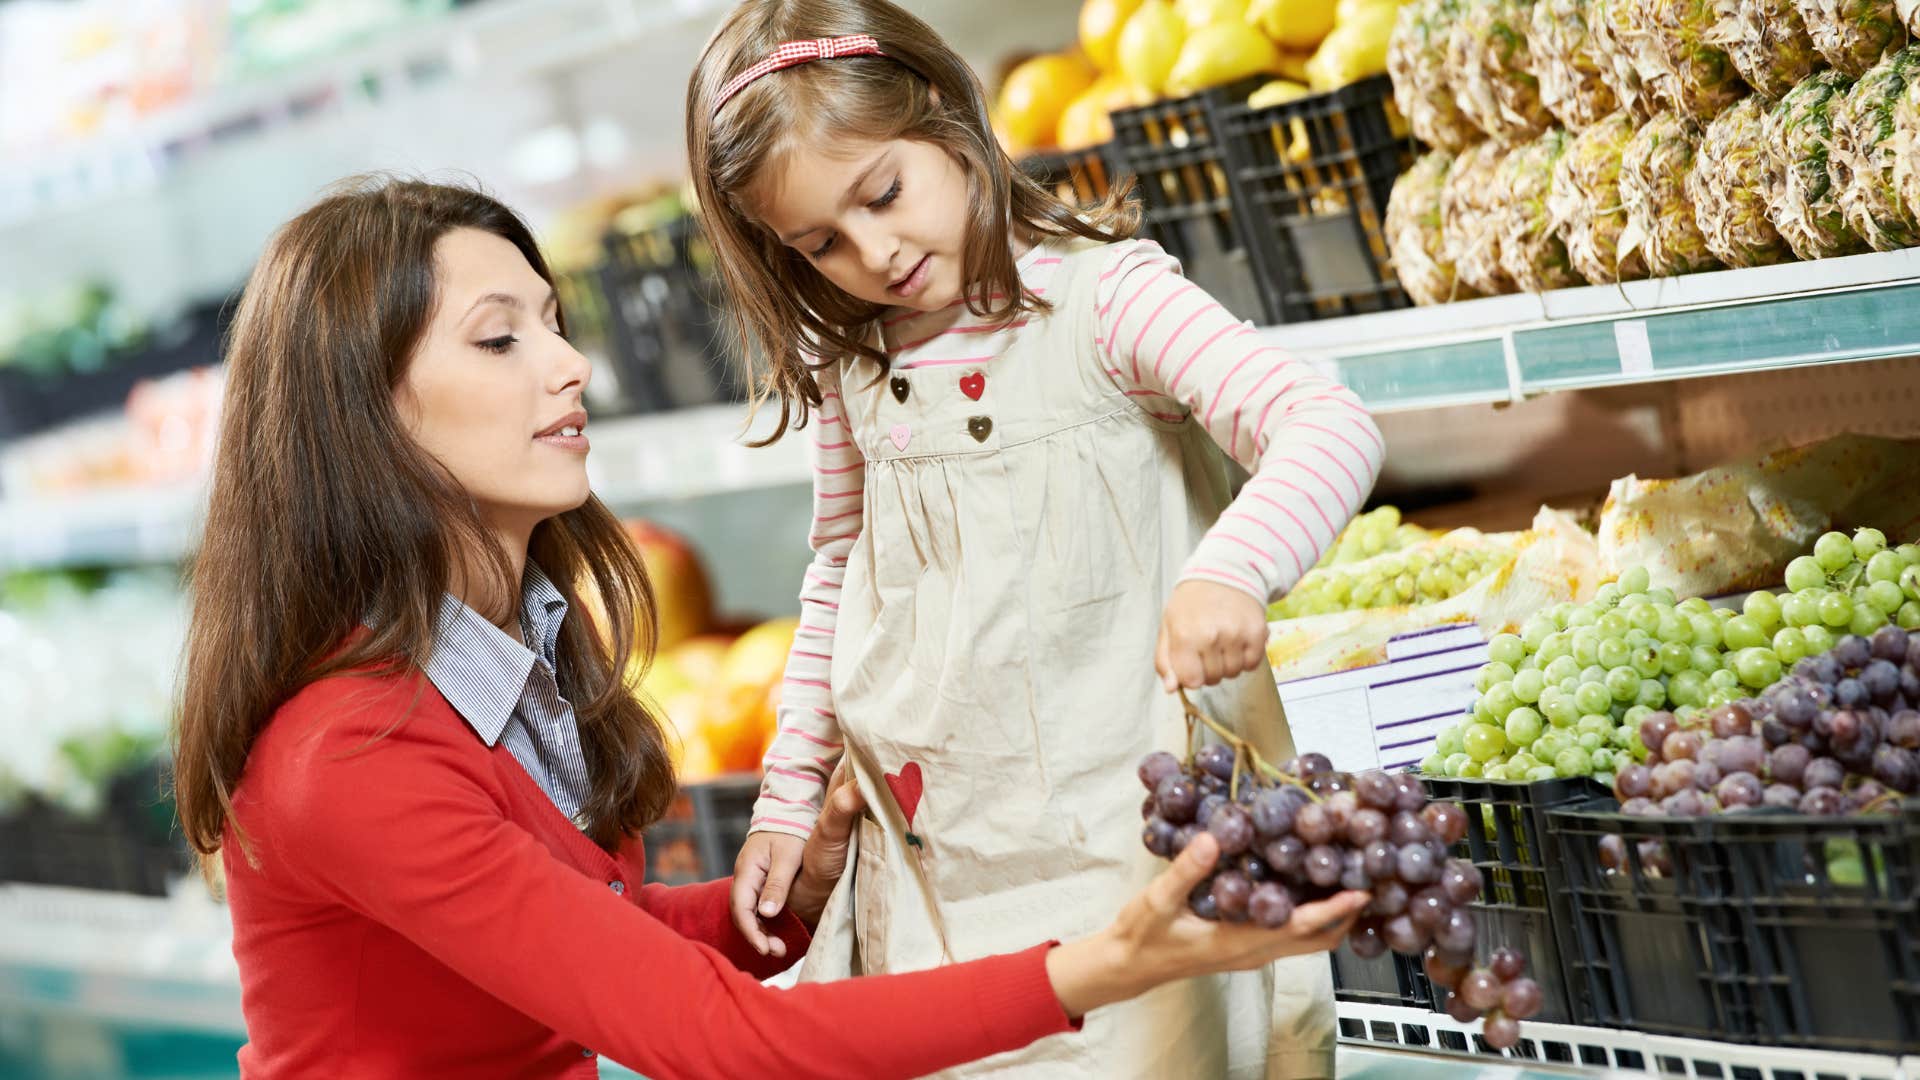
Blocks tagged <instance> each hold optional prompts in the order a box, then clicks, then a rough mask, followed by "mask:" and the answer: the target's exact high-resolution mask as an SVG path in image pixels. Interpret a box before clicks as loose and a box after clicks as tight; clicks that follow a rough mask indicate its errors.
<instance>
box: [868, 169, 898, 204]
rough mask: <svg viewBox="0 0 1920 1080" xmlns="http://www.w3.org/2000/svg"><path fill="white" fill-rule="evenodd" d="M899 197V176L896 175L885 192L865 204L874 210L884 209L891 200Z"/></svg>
mask: <svg viewBox="0 0 1920 1080" xmlns="http://www.w3.org/2000/svg"><path fill="white" fill-rule="evenodd" d="M899 197H900V178H899V177H897V176H896V177H894V178H893V186H892V187H889V188H887V191H886V194H884V195H882V196H880V197H879V198H877V199H875V200H873V201H872V202H870V203H868V204H867V206H868V207H869V208H871V209H874V210H884V209H886V207H887V206H888V205H890V204H891V203H892V202H893V200H895V199H897V198H899Z"/></svg>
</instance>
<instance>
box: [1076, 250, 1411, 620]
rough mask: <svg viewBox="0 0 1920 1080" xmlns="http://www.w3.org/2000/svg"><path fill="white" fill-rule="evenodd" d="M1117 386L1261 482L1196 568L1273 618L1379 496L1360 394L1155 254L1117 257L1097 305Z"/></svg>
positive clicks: (1192, 572)
mask: <svg viewBox="0 0 1920 1080" xmlns="http://www.w3.org/2000/svg"><path fill="white" fill-rule="evenodd" d="M1096 303H1097V316H1096V324H1097V326H1098V328H1099V330H1098V336H1099V340H1100V343H1101V345H1102V347H1103V349H1104V352H1105V355H1106V358H1107V374H1108V375H1109V376H1111V377H1112V378H1113V380H1114V382H1115V384H1116V385H1118V386H1119V387H1120V388H1121V389H1122V390H1123V391H1124V392H1126V393H1127V394H1128V395H1129V396H1131V397H1134V398H1135V399H1136V400H1137V401H1138V402H1139V403H1140V405H1141V407H1142V408H1144V409H1146V410H1147V411H1149V412H1151V413H1153V414H1154V415H1156V416H1159V417H1161V418H1162V419H1166V420H1173V421H1178V420H1181V419H1183V418H1185V417H1186V416H1189V415H1190V416H1192V417H1193V418H1194V419H1196V420H1198V421H1199V422H1200V423H1201V424H1202V425H1203V426H1204V427H1205V428H1206V430H1207V433H1208V434H1209V435H1211V436H1212V437H1213V440H1214V442H1216V443H1218V444H1219V445H1220V447H1221V449H1223V450H1225V451H1226V452H1227V453H1228V454H1229V455H1230V456H1232V458H1233V459H1234V460H1235V461H1237V462H1239V463H1240V464H1241V465H1242V466H1243V467H1244V468H1246V469H1247V470H1248V471H1249V472H1250V473H1252V474H1253V478H1252V479H1251V480H1249V481H1248V483H1247V485H1246V486H1245V487H1244V488H1243V489H1241V492H1240V494H1239V496H1238V497H1237V498H1235V499H1234V500H1233V503H1232V505H1230V506H1228V507H1227V509H1226V510H1225V511H1224V512H1223V513H1221V515H1220V520H1219V521H1218V522H1216V523H1215V524H1214V526H1213V528H1211V529H1209V530H1208V531H1207V535H1206V537H1205V538H1204V539H1203V540H1202V541H1201V542H1200V546H1199V548H1198V549H1197V550H1195V551H1194V553H1193V556H1192V558H1190V559H1188V560H1187V565H1186V568H1185V570H1184V571H1183V572H1182V574H1181V580H1182V581H1189V580H1198V581H1210V582H1214V583H1216V584H1220V585H1225V586H1228V587H1231V588H1234V589H1238V590H1240V591H1241V592H1244V593H1246V594H1248V595H1250V596H1252V597H1253V598H1254V599H1256V600H1258V601H1260V602H1261V603H1262V604H1265V603H1266V602H1268V601H1269V600H1271V599H1272V598H1273V597H1275V596H1278V595H1280V594H1281V593H1284V592H1286V591H1287V590H1288V589H1290V588H1292V587H1293V585H1294V583H1295V582H1297V581H1299V580H1300V577H1301V575H1303V574H1305V573H1306V572H1307V570H1308V569H1310V568H1311V567H1312V566H1313V564H1314V563H1315V562H1317V561H1318V560H1319V558H1320V554H1321V552H1322V551H1324V550H1326V548H1327V547H1328V546H1329V545H1331V544H1332V543H1333V541H1334V538H1335V537H1336V536H1338V535H1339V532H1340V529H1341V528H1342V527H1344V526H1345V525H1346V523H1347V522H1348V520H1350V519H1351V518H1352V517H1353V515H1354V514H1356V513H1358V512H1359V510H1360V505H1361V503H1363V502H1364V501H1365V500H1366V497H1367V492H1368V491H1370V490H1372V488H1373V482H1374V480H1375V478H1376V477H1378V475H1379V472H1380V460H1381V457H1382V455H1383V453H1384V451H1385V449H1386V447H1385V444H1384V443H1383V442H1382V441H1381V439H1380V429H1379V428H1378V427H1376V426H1375V425H1374V422H1373V418H1372V417H1371V416H1369V415H1368V414H1367V410H1366V407H1365V406H1363V405H1361V404H1360V399H1359V398H1358V397H1356V396H1354V394H1353V392H1352V391H1351V390H1348V389H1347V388H1346V387H1344V386H1341V385H1340V384H1339V383H1337V382H1334V381H1333V380H1332V379H1329V378H1327V377H1326V376H1324V375H1322V374H1320V372H1319V371H1318V370H1317V369H1315V368H1314V367H1312V366H1311V365H1309V364H1306V363H1303V362H1301V361H1299V360H1295V359H1292V358H1290V357H1288V356H1287V354H1286V353H1284V352H1283V351H1282V350H1280V349H1279V348H1277V347H1275V346H1272V345H1266V344H1263V343H1262V342H1261V340H1260V335H1259V334H1258V333H1256V332H1255V331H1253V330H1252V329H1250V328H1248V327H1247V325H1246V324H1245V323H1242V322H1241V321H1240V320H1238V319H1236V318H1234V317H1233V314H1232V313H1231V312H1229V311H1228V310H1227V309H1226V308H1224V307H1222V306H1221V305H1220V303H1219V301H1217V300H1215V299H1213V297H1211V296H1209V295H1207V293H1206V291H1205V290H1203V289H1201V288H1200V287H1199V286H1197V285H1195V284H1193V283H1192V282H1190V281H1188V280H1186V278H1184V277H1182V276H1181V274H1180V264H1179V262H1178V261H1177V260H1175V259H1174V258H1173V257H1171V256H1169V255H1168V254H1166V252H1164V251H1162V250H1161V249H1160V247H1159V246H1158V245H1156V244H1154V243H1152V242H1150V241H1130V242H1127V243H1123V244H1116V245H1114V251H1113V253H1112V255H1111V257H1110V260H1109V262H1108V264H1107V266H1106V267H1105V268H1104V269H1103V270H1102V272H1101V280H1100V287H1099V290H1098V293H1097V298H1096Z"/></svg>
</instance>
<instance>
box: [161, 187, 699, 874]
mask: <svg viewBox="0 0 1920 1080" xmlns="http://www.w3.org/2000/svg"><path fill="white" fill-rule="evenodd" d="M454 229H479V230H483V231H485V232H489V233H492V234H494V235H495V236H499V237H501V238H502V239H505V240H507V241H508V242H510V243H512V244H513V245H514V246H515V247H517V248H519V249H520V252H521V254H523V255H525V256H526V258H527V262H528V263H530V264H532V266H533V269H534V271H535V272H536V273H538V274H539V275H540V276H541V277H542V278H545V279H546V280H547V281H548V282H549V283H551V282H552V280H553V277H552V274H551V273H549V271H548V270H547V265H546V262H545V261H544V260H543V259H542V258H541V257H540V251H539V249H538V248H537V247H535V245H534V240H533V236H532V234H531V233H530V232H529V231H528V229H527V226H526V225H525V223H524V222H522V221H521V220H520V219H519V217H517V216H516V215H515V214H514V212H513V211H512V210H509V209H508V208H507V207H505V206H502V205H501V204H500V203H498V202H496V201H495V200H493V199H492V198H489V197H488V196H486V195H484V194H481V193H480V192H478V191H473V190H468V189H465V188H460V187H449V186H445V185H440V184H429V183H423V182H418V181H409V180H397V179H387V178H383V177H361V178H356V179H353V180H349V181H346V182H344V183H343V184H342V185H340V186H339V187H338V188H336V189H334V190H333V191H332V192H331V193H329V194H328V195H327V196H326V197H324V198H322V199H321V201H320V202H319V203H318V204H317V205H315V206H314V207H312V208H311V209H309V210H307V211H306V212H305V213H303V214H301V215H300V216H299V217H296V218H294V219H293V220H292V221H290V222H288V223H287V224H286V225H285V226H283V227H282V228H281V229H280V231H279V232H278V233H277V234H276V235H275V236H274V237H273V239H272V240H271V241H270V242H269V244H268V246H267V250H266V252H265V253H264V254H263V255H262V256H261V258H260V261H259V264H258V265H257V266H255V267H254V271H253V276H252V278H251V279H250V280H249V281H248V283H247V288H246V292H245V295H244V297H243V298H242V300H241V301H240V307H239V311H238V313H237V314H236V316H235V318H234V322H233V326H232V329H231V331H230V338H229V341H228V345H227V357H226V360H227V367H226V371H227V376H226V377H227V386H226V401H225V406H224V410H223V414H222V417H221V424H220V440H219V450H218V455H217V458H216V460H215V462H214V469H213V483H212V492H211V497H210V502H209V505H208V508H207V518H206V532H205V538H204V540H203V541H202V543H201V547H200V550H199V553H198V554H197V556H196V557H195V559H194V562H193V566H192V570H191V575H190V588H191V593H192V600H193V614H192V618H191V622H190V625H189V628H188V633H187V643H186V657H185V663H184V670H183V700H182V703H181V708H180V717H179V723H178V727H177V729H176V731H175V733H174V746H173V749H174V788H175V797H176V799H177V802H178V806H179V812H180V821H181V825H182V827H183V828H184V830H185V832H186V836H187V840H188V841H189V842H190V843H191V844H192V845H193V847H194V849H195V850H196V851H198V852H200V853H201V855H202V856H204V857H205V861H206V862H207V863H208V864H209V869H211V862H212V857H213V856H214V855H215V854H216V853H217V852H218V851H219V850H220V846H221V843H222V840H223V837H224V835H225V830H226V828H227V826H228V825H229V824H231V823H232V822H231V819H232V813H233V806H232V797H233V790H234V786H235V784H236V783H237V782H238V781H239V779H240V775H241V773H242V771H243V770H244V768H245V767H246V763H247V754H248V752H249V751H250V750H251V749H252V747H253V742H254V739H255V737H256V736H257V735H258V734H259V733H260V731H261V729H262V728H263V727H264V726H265V724H266V723H267V721H268V719H269V718H270V717H271V716H272V715H273V713H274V710H275V709H277V708H278V707H279V706H280V705H282V704H284V703H285V702H286V701H287V700H288V699H289V698H291V697H292V696H293V695H294V694H295V693H297V692H298V691H299V690H300V689H301V688H302V687H305V686H307V685H308V684H310V683H313V682H315V681H317V680H319V679H324V678H326V677H328V676H330V675H334V674H338V673H341V672H347V671H353V670H365V671H370V672H374V673H379V674H384V675H396V674H401V673H404V672H407V671H408V670H410V669H411V668H415V667H424V666H425V664H426V661H427V657H428V655H429V653H430V652H431V650H432V648H433V640H434V632H435V627H436V622H437V617H438V613H439V610H440V604H441V598H442V596H443V595H444V594H446V593H447V592H448V589H449V585H450V584H452V583H453V582H454V581H455V579H456V578H457V577H459V576H461V575H466V576H467V577H468V578H469V580H471V578H473V577H479V578H481V579H482V580H481V581H480V582H478V584H480V585H481V586H482V587H483V590H484V591H483V592H482V595H487V596H493V597H500V598H502V601H503V602H510V603H511V604H512V605H513V607H512V610H515V611H517V610H518V606H519V597H520V582H519V581H517V580H512V579H511V574H512V571H511V568H510V565H509V563H508V561H507V557H506V553H505V552H503V551H501V549H500V545H499V543H498V541H496V540H494V539H492V538H491V534H490V533H489V532H488V530H487V529H486V528H485V527H484V526H483V524H482V522H481V520H480V517H479V515H478V513H477V512H476V510H475V508H474V505H473V502H472V500H471V499H470V498H469V497H468V496H467V494H466V493H465V492H464V491H463V490H462V489H461V487H460V486H459V484H458V483H456V482H455V481H454V480H453V478H452V477H451V475H449V473H448V472H447V471H446V470H445V469H444V468H443V467H441V466H440V465H439V464H438V462H436V461H435V460H434V459H433V458H432V457H431V456H429V455H428V454H427V453H426V452H425V451H424V450H422V449H421V448H420V447H419V445H418V444H416V443H415V442H414V441H413V440H412V438H410V437H409V436H408V435H407V433H406V431H405V429H404V428H403V425H402V421H401V418H400V416H399V415H398V413H397V411H396V408H395V404H394V393H395V390H396V388H398V387H399V386H400V385H401V381H402V379H403V378H404V376H405V374H406V372H407V366H408V363H409V361H410V359H411V357H412V356H413V353H414V350H415V348H416V347H417V346H418V345H419V344H420V341H421V339H422V337H423V336H424V335H425V332H426V329H427V325H428V323H429V321H430V319H431V318H432V316H433V312H434V307H435V304H436V302H437V295H438V294H437V289H436V275H435V261H434V251H435V245H436V243H437V242H438V241H439V239H440V238H441V237H442V236H444V235H446V234H447V233H448V232H450V231H452V230H454ZM562 326H563V327H564V323H563V324H562ZM528 558H529V559H531V560H532V561H533V562H534V563H536V564H537V565H539V566H540V567H541V569H543V570H544V571H546V573H547V575H548V576H549V577H551V578H552V579H553V582H554V584H555V585H556V586H557V587H558V588H559V589H560V591H561V592H562V593H563V594H564V595H565V596H566V599H567V603H568V609H567V615H566V619H565V621H564V623H563V624H562V626H561V630H560V648H559V650H558V652H559V669H558V671H557V672H556V673H555V674H556V676H557V678H558V682H559V685H560V691H561V693H563V694H564V695H566V697H567V699H568V700H569V701H571V702H573V703H574V708H575V714H576V716H577V717H578V720H579V724H580V741H581V744H582V747H583V749H584V750H585V751H586V759H587V774H588V777H589V785H590V788H591V790H590V793H589V794H588V796H587V798H586V802H585V805H584V806H583V807H582V813H583V814H584V816H585V818H586V820H587V825H586V831H587V834H588V835H589V836H591V837H592V838H593V839H594V840H595V841H596V842H597V843H599V844H601V845H602V846H603V847H609V848H611V847H613V846H615V845H617V844H618V843H619V841H620V840H621V838H623V837H625V836H627V835H629V834H632V833H635V832H637V831H638V830H639V829H641V828H642V827H643V826H645V825H647V824H649V823H651V822H652V821H653V820H655V819H656V818H658V817H659V816H660V814H661V813H662V812H663V811H664V810H665V808H666V806H667V804H668V802H669V801H670V800H671V799H672V797H673V793H674V779H673V766H672V763H671V761H670V759H669V757H668V752H667V744H666V736H665V732H664V729H663V728H662V725H661V723H660V721H659V720H658V719H657V718H656V717H655V716H654V715H653V714H652V713H651V712H649V711H648V709H647V708H646V707H645V706H644V705H643V704H641V703H640V701H638V700H637V699H636V698H635V697H634V695H633V694H632V692H631V691H630V688H629V687H628V686H627V685H625V683H624V680H623V669H624V667H625V663H624V662H625V660H626V658H627V657H628V656H629V655H630V654H631V651H632V650H633V649H635V648H639V649H642V650H645V651H646V652H647V653H648V654H650V653H651V649H652V645H653V621H654V607H653V596H652V593H651V591H650V589H649V587H648V583H647V579H646V572H645V569H644V568H643V565H642V563H641V561H640V557H639V554H638V552H637V551H635V549H634V547H633V545H632V543H631V541H629V540H628V538H627V536H626V533H625V531H624V530H623V529H622V528H621V525H620V522H619V521H618V520H617V519H616V518H615V517H614V516H613V514H612V513H610V512H609V511H608V510H607V508H606V507H605V506H603V505H602V504H601V503H600V502H599V500H598V499H594V498H589V499H588V500H587V502H586V503H585V505H583V506H581V507H579V508H578V509H574V510H569V511H567V512H566V513H563V514H560V515H559V516H557V517H554V518H550V519H548V520H547V521H545V522H543V523H541V524H540V525H539V526H538V527H536V528H535V529H534V532H533V537H532V542H531V545H530V548H529V551H528ZM583 587H590V588H591V589H592V591H593V593H594V594H595V596H596V598H597V599H598V600H599V601H600V602H601V605H602V610H603V611H604V613H605V615H606V618H607V625H606V626H604V627H599V628H596V627H595V625H594V624H593V622H592V621H590V616H589V614H588V609H587V608H586V607H585V606H583V605H582V602H581V595H580V590H581V589H582V588H583ZM508 598H510V599H508ZM505 613H506V611H505V610H502V611H496V612H493V613H492V614H493V615H502V614H505ZM483 614H487V613H485V612H483ZM367 621H371V623H372V625H371V626H370V627H368V628H366V629H364V630H363V629H362V624H363V622H367ZM636 639H637V640H636ZM398 723H399V721H396V725H395V726H398ZM236 837H237V838H238V839H239V841H240V843H241V845H242V848H243V850H246V851H247V855H248V858H249V859H250V860H251V859H252V858H253V857H254V856H253V852H252V851H251V850H250V849H249V848H248V846H247V841H246V837H245V836H244V835H242V834H240V833H239V832H238V831H237V827H236Z"/></svg>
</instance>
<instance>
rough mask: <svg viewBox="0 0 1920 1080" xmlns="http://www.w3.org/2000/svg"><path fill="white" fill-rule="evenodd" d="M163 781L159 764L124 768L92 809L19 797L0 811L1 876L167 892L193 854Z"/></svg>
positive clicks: (86, 886)
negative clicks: (87, 811) (84, 811)
mask: <svg viewBox="0 0 1920 1080" xmlns="http://www.w3.org/2000/svg"><path fill="white" fill-rule="evenodd" d="M163 783H164V780H163V771H162V770H161V769H160V768H159V767H158V766H157V765H151V766H147V767H144V768H140V769H137V770H133V771H131V772H128V773H125V774H123V775H121V776H119V777H117V778H115V779H114V780H113V782H112V783H111V784H110V785H109V786H108V789H107V797H106V801H105V805H104V806H102V808H101V809H100V810H99V811H98V812H96V813H92V814H75V813H72V812H71V811H68V810H66V809H63V808H61V807H58V806H55V805H52V804H50V803H47V802H45V801H43V800H41V799H38V798H31V797H30V798H28V799H26V800H24V801H23V802H21V803H19V804H18V805H16V806H15V807H14V808H13V809H11V810H10V811H9V812H7V813H6V814H4V815H0V881H14V882H21V883H27V884H36V885H62V886H66V887H68V888H76V889H107V890H112V891H115V892H129V893H138V894H140V895H143V896H165V895H166V894H167V886H168V884H169V883H170V882H172V881H173V880H175V879H176V878H179V877H182V876H184V875H186V874H188V873H190V872H191V871H192V869H193V857H192V854H191V852H190V851H189V850H188V848H187V845H186V841H185V840H184V839H183V838H182V837H181V835H180V833H179V831H178V830H177V829H175V828H174V810H173V799H172V798H171V797H170V796H169V795H168V794H166V792H165V791H164V789H163V787H162V785H163Z"/></svg>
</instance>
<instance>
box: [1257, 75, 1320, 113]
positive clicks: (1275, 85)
mask: <svg viewBox="0 0 1920 1080" xmlns="http://www.w3.org/2000/svg"><path fill="white" fill-rule="evenodd" d="M1311 93H1313V91H1312V90H1309V89H1307V88H1306V87H1305V86H1303V85H1301V84H1300V83H1297V82H1294V81H1293V80H1291V79H1275V80H1273V81H1272V82H1270V83H1268V84H1266V85H1265V86H1262V87H1261V88H1260V89H1258V90H1255V91H1254V92H1253V93H1252V94H1250V95H1248V97H1247V107H1248V108H1253V109H1264V108H1266V107H1267V106H1269V105H1279V104H1283V103H1285V102H1288V101H1293V100H1295V99H1297V98H1303V97H1306V96H1307V95H1308V94H1311Z"/></svg>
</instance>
